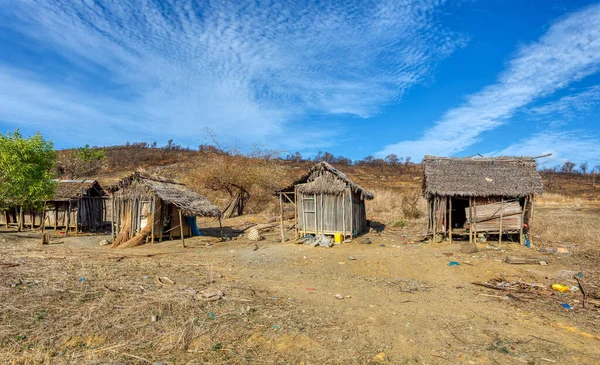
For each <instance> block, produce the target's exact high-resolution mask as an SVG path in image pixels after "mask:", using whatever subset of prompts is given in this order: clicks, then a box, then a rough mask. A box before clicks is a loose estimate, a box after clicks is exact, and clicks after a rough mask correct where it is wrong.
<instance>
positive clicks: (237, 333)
mask: <svg viewBox="0 0 600 365" xmlns="http://www.w3.org/2000/svg"><path fill="white" fill-rule="evenodd" d="M24 236H27V235H20V236H18V235H15V234H14V233H4V234H0V249H2V251H3V254H2V258H0V277H1V280H0V285H1V287H0V302H1V303H2V304H1V305H0V357H2V358H4V359H7V363H15V364H21V363H22V364H25V363H48V364H61V363H89V364H104V363H108V364H137V363H140V364H145V363H154V362H156V361H163V362H164V363H166V364H201V363H214V364H217V363H219V364H221V363H222V364H230V363H249V364H254V363H273V364H274V363H277V364H301V363H302V364H325V363H328V364H366V363H373V364H376V363H388V364H521V363H523V364H555V363H556V364H598V363H600V328H599V323H600V321H599V320H600V312H599V310H598V308H599V307H595V306H593V305H591V306H589V307H588V309H583V307H582V301H581V300H582V296H581V293H579V292H573V293H566V294H558V293H556V292H553V291H551V290H542V291H540V292H539V293H537V292H536V293H535V294H523V295H515V296H513V297H510V296H506V295H505V294H506V293H505V292H500V291H496V290H492V289H487V288H483V287H479V286H475V285H473V284H471V283H472V282H475V281H488V280H490V279H492V278H499V277H502V278H505V279H506V280H508V281H513V280H519V279H521V280H523V281H525V282H528V283H537V284H543V285H545V286H546V287H547V288H549V286H550V285H551V284H554V283H562V284H569V285H576V282H575V281H574V280H573V279H572V274H573V273H572V272H579V271H581V270H583V272H584V278H586V279H588V278H593V277H596V276H595V275H598V272H597V271H594V270H598V269H599V268H598V267H597V265H595V264H593V263H586V261H585V260H583V261H582V259H581V258H580V257H577V256H574V255H570V254H542V253H539V252H532V250H530V249H527V248H525V247H520V246H517V245H515V244H503V245H502V246H501V247H500V248H499V250H498V249H488V248H487V247H488V244H489V243H487V244H482V245H480V246H479V248H480V251H479V252H477V253H474V254H463V253H461V252H460V247H461V246H460V243H455V244H452V245H450V244H448V243H442V244H438V245H433V244H425V243H411V244H403V243H402V239H401V238H400V237H398V235H395V234H369V235H367V236H365V237H368V238H370V240H371V241H372V243H371V244H362V243H361V242H362V239H363V237H361V238H358V239H356V240H354V241H353V242H351V243H347V244H343V245H341V246H335V247H333V248H320V247H316V248H311V247H308V246H305V245H297V244H294V243H283V244H282V243H277V242H276V238H277V232H273V233H271V234H267V239H266V240H265V241H260V242H258V243H257V244H255V243H254V242H249V241H246V240H244V239H238V240H233V241H229V242H216V239H215V238H212V237H199V238H193V239H188V240H186V243H187V244H188V246H191V247H188V248H185V249H183V248H181V247H180V242H179V241H172V242H162V243H160V244H156V245H154V246H150V245H145V246H142V247H139V248H135V249H128V250H116V249H108V248H106V247H100V246H98V242H99V241H100V240H101V239H102V238H103V237H100V236H92V237H69V238H56V239H55V240H54V241H55V242H61V243H60V244H51V245H48V246H41V245H39V244H38V241H37V239H34V238H27V237H24ZM382 245H384V246H382ZM148 255H151V256H150V257H148ZM507 255H511V256H532V255H534V256H544V257H545V259H546V261H547V262H548V265H547V266H540V265H509V264H506V263H504V262H502V260H503V258H504V257H506V256H507ZM450 261H456V262H459V263H460V266H449V262H450ZM11 263H12V264H18V266H12V267H10V266H8V265H2V264H11ZM156 276H159V277H167V278H168V279H170V280H172V281H173V282H174V284H172V285H171V284H170V283H168V282H166V281H165V282H164V283H162V284H161V283H157V282H156V279H155V277H156ZM140 288H141V289H140ZM206 288H211V289H218V290H222V291H223V292H224V294H225V296H224V297H223V298H222V299H219V300H216V301H203V300H197V299H195V298H197V297H198V293H199V292H200V291H201V290H203V289H206ZM336 294H340V295H342V296H344V299H337V298H336ZM561 303H569V304H570V305H572V306H573V308H574V309H572V310H566V309H565V308H563V307H562V305H561ZM152 315H157V316H158V317H157V319H158V321H156V322H153V321H152V320H151V318H152V317H151V316H152Z"/></svg>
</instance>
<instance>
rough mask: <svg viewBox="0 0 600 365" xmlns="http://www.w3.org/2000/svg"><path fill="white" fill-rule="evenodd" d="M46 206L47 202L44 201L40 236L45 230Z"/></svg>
mask: <svg viewBox="0 0 600 365" xmlns="http://www.w3.org/2000/svg"><path fill="white" fill-rule="evenodd" d="M46 204H47V202H46V201H45V200H44V208H42V209H43V210H42V236H43V235H44V231H45V230H46Z"/></svg>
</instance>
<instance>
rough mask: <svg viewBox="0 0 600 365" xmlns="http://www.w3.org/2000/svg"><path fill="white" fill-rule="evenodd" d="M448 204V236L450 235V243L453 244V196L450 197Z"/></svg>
mask: <svg viewBox="0 0 600 365" xmlns="http://www.w3.org/2000/svg"><path fill="white" fill-rule="evenodd" d="M448 205H449V206H450V207H449V209H450V211H449V213H448V236H449V237H450V244H452V197H451V196H449V197H448Z"/></svg>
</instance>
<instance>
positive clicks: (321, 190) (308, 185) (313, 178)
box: [279, 162, 374, 200]
mask: <svg viewBox="0 0 600 365" xmlns="http://www.w3.org/2000/svg"><path fill="white" fill-rule="evenodd" d="M296 185H300V186H299V187H298V190H299V191H301V192H303V193H304V194H332V195H337V194H340V193H342V192H343V191H344V189H346V188H347V187H349V188H350V189H352V191H354V192H356V193H360V194H361V197H362V198H363V199H367V200H371V199H373V197H374V196H373V193H372V192H370V191H369V190H367V189H365V188H363V187H362V186H360V185H358V184H357V183H355V182H354V181H352V180H350V179H349V178H348V177H347V176H346V175H345V174H344V173H342V172H341V171H339V170H337V169H336V168H335V167H333V166H331V165H330V164H328V163H327V162H319V163H316V164H314V165H313V167H311V169H310V170H309V171H308V172H307V173H306V174H304V176H302V177H301V178H299V179H298V180H296V181H294V182H293V183H292V184H290V185H289V186H287V187H286V188H284V189H281V190H279V191H280V192H286V191H293V190H294V187H295V186H296Z"/></svg>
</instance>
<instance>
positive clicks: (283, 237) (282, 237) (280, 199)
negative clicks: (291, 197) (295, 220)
mask: <svg viewBox="0 0 600 365" xmlns="http://www.w3.org/2000/svg"><path fill="white" fill-rule="evenodd" d="M279 217H280V219H279V221H280V228H281V243H284V242H285V233H284V232H283V196H282V195H281V193H279Z"/></svg>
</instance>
